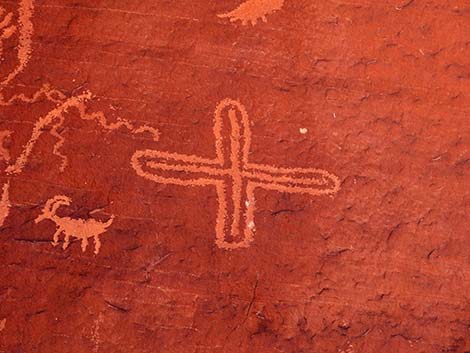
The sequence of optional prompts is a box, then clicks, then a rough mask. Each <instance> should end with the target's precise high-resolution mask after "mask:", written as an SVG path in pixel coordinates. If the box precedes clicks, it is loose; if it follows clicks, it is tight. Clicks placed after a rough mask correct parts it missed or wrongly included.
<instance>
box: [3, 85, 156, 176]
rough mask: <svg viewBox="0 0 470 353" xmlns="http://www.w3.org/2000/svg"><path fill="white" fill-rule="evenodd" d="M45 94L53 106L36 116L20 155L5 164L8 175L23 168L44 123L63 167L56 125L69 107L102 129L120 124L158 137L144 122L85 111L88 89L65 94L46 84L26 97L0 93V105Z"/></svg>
mask: <svg viewBox="0 0 470 353" xmlns="http://www.w3.org/2000/svg"><path fill="white" fill-rule="evenodd" d="M43 96H44V97H46V98H47V99H49V100H51V101H52V102H54V103H57V106H56V108H54V109H52V110H51V111H50V112H49V113H48V114H46V115H45V116H44V117H41V118H39V119H38V120H37V122H36V124H35V125H34V128H33V132H32V134H31V138H30V139H29V141H28V142H27V143H26V145H25V146H24V147H23V151H22V153H21V155H20V156H19V157H18V159H17V160H16V162H15V163H14V164H11V165H10V166H8V167H7V170H6V171H7V173H8V174H10V175H13V174H18V173H20V172H22V171H23V168H24V166H25V164H26V162H27V160H28V158H29V156H30V154H31V152H32V150H33V148H34V145H35V144H36V142H37V140H38V139H39V137H40V136H41V135H42V133H43V132H44V131H46V130H45V128H46V127H47V126H50V127H51V130H50V134H51V135H53V136H54V137H56V138H57V140H58V141H57V142H56V144H55V145H54V147H53V154H54V155H56V156H58V157H59V158H60V159H61V160H62V162H61V165H60V170H61V171H64V170H65V168H66V166H67V163H68V159H67V157H66V156H64V155H63V154H62V153H61V152H60V148H61V147H62V145H63V143H64V137H63V136H62V135H61V134H60V132H59V129H60V127H62V126H63V125H64V122H65V114H66V113H68V112H69V111H70V109H72V108H75V109H76V110H77V111H78V114H79V117H80V118H81V119H83V120H94V121H95V122H96V123H98V124H99V125H100V126H101V127H102V128H103V129H105V130H110V131H112V130H117V129H120V128H122V127H124V128H127V129H128V130H130V131H131V133H133V134H139V133H144V132H149V133H150V134H151V135H152V138H153V140H154V141H158V139H159V132H158V130H157V129H156V128H153V127H150V126H147V125H144V126H140V127H135V126H134V124H132V123H130V122H129V121H127V120H125V119H118V120H117V122H111V123H109V122H108V121H107V119H106V116H105V115H104V113H103V112H94V113H87V111H86V104H85V103H86V102H87V101H89V100H91V99H92V94H91V93H90V92H84V93H83V94H80V95H77V96H74V97H70V98H65V95H64V94H62V93H61V92H60V91H57V90H53V89H50V88H49V87H48V86H45V87H43V88H42V89H41V90H39V91H38V92H36V93H35V94H34V95H33V97H31V98H28V97H26V96H25V95H23V94H20V95H17V96H14V97H12V98H10V99H9V100H5V99H4V98H3V97H2V96H1V95H0V105H11V104H13V103H14V102H16V101H21V102H26V103H34V102H37V101H39V100H40V99H41V97H43Z"/></svg>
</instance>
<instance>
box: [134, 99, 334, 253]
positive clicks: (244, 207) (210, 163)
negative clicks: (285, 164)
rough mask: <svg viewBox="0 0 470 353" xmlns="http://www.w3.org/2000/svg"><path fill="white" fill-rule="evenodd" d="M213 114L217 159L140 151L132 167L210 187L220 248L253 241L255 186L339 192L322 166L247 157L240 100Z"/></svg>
mask: <svg viewBox="0 0 470 353" xmlns="http://www.w3.org/2000/svg"><path fill="white" fill-rule="evenodd" d="M225 112H226V113H227V114H224V113H225ZM214 119H215V121H214V136H215V152H216V158H214V159H210V158H204V157H200V156H195V155H185V154H179V153H173V152H164V151H154V150H143V151H137V152H136V153H135V154H134V156H133V157H132V166H133V168H134V169H135V171H136V172H137V174H138V175H140V176H141V177H144V178H146V179H148V180H151V181H154V182H156V183H161V184H173V185H181V186H208V185H210V186H214V187H215V189H216V192H217V199H218V211H217V217H216V227H215V235H216V244H217V246H219V247H220V248H223V249H237V248H244V247H248V246H249V245H250V243H251V242H252V241H253V240H254V232H255V222H254V213H255V207H256V201H255V190H256V189H257V188H262V189H266V190H274V191H279V192H288V193H303V194H310V195H312V196H319V195H332V194H335V193H336V192H338V190H339V187H340V184H339V179H338V177H336V176H335V175H333V174H331V173H329V172H327V171H325V170H321V169H312V168H281V167H275V166H269V165H264V164H257V163H252V162H250V160H249V153H250V145H251V131H250V126H249V120H248V114H247V112H246V110H245V107H244V106H243V105H242V104H241V103H240V102H238V101H235V100H231V99H225V100H223V101H222V102H220V103H219V104H218V105H217V108H216V110H215V114H214Z"/></svg>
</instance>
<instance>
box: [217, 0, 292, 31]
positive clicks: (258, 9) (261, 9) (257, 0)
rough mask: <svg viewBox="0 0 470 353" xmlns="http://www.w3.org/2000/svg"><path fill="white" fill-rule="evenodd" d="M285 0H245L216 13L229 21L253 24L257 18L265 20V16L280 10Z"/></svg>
mask: <svg viewBox="0 0 470 353" xmlns="http://www.w3.org/2000/svg"><path fill="white" fill-rule="evenodd" d="M284 1H285V0H247V1H245V2H244V3H242V4H241V5H240V6H238V7H237V8H236V9H234V10H232V11H229V12H227V13H223V14H220V15H217V16H218V17H220V18H228V19H229V20H230V22H236V21H241V22H242V25H246V24H248V23H249V22H250V23H251V24H252V25H253V26H254V25H256V23H257V22H258V20H262V21H263V22H267V21H268V19H267V18H266V16H268V15H270V14H272V13H274V12H276V11H278V10H280V9H281V8H282V6H283V5H284Z"/></svg>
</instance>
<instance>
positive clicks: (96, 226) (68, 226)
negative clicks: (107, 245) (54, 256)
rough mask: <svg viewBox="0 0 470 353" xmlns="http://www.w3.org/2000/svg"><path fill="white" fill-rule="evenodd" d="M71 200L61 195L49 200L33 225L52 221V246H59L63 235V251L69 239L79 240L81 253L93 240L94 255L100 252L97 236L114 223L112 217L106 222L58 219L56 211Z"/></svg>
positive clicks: (68, 204)
mask: <svg viewBox="0 0 470 353" xmlns="http://www.w3.org/2000/svg"><path fill="white" fill-rule="evenodd" d="M71 202H72V200H71V199H70V198H69V197H67V196H63V195H57V196H54V197H53V198H51V199H49V200H48V201H47V202H46V205H45V206H44V209H43V211H42V213H41V214H40V215H39V216H38V217H37V218H36V219H35V223H39V222H41V221H44V220H46V219H49V220H51V221H53V222H54V223H55V224H56V227H57V229H56V232H55V233H54V236H53V241H52V245H53V246H57V245H59V235H60V234H61V233H63V234H64V244H63V245H62V248H63V249H64V250H65V249H67V247H68V246H69V244H70V238H72V237H73V238H77V239H80V240H81V247H82V251H83V252H85V250H86V248H87V246H88V239H89V238H93V240H94V243H95V254H98V253H99V252H100V248H101V241H100V238H99V236H100V235H101V234H103V233H104V232H106V230H107V229H108V228H109V226H111V224H112V223H113V221H114V215H112V216H111V217H110V218H109V220H108V221H106V222H100V221H97V220H95V219H92V218H90V219H86V220H85V219H81V218H77V219H75V218H70V217H60V216H58V215H57V210H58V209H59V207H60V206H70V204H71Z"/></svg>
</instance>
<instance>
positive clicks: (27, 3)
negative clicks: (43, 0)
mask: <svg viewBox="0 0 470 353" xmlns="http://www.w3.org/2000/svg"><path fill="white" fill-rule="evenodd" d="M18 6H19V7H18V21H17V22H18V25H17V26H16V25H13V24H11V22H12V17H13V14H11V13H8V14H6V16H5V18H4V20H3V21H2V22H1V23H0V30H1V31H2V35H1V37H0V56H1V54H2V52H1V47H2V45H1V41H3V40H5V39H8V38H10V37H11V36H12V35H13V34H14V33H15V32H18V33H17V34H18V46H17V48H16V49H17V56H18V64H17V66H16V67H15V69H14V70H13V71H12V72H10V74H9V75H8V76H7V77H6V78H5V79H4V80H3V81H2V82H0V88H2V87H5V86H6V85H8V84H9V83H10V82H11V81H12V80H13V79H14V78H15V77H16V76H17V75H18V74H19V73H20V72H21V71H23V69H24V68H25V67H26V65H27V64H28V61H29V59H30V57H31V52H32V49H31V48H32V47H31V37H32V35H33V24H32V22H31V17H32V16H33V12H34V1H33V0H20V2H19V5H18ZM0 10H3V9H1V8H0ZM2 12H5V11H4V10H3V11H0V16H1V15H2Z"/></svg>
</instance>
